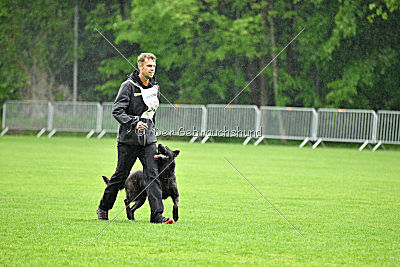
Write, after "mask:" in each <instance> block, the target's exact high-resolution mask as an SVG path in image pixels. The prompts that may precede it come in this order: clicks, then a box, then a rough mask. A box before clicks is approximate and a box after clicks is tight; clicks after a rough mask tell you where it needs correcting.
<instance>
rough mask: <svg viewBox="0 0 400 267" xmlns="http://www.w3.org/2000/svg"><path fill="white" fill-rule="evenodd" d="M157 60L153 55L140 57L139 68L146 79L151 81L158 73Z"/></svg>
mask: <svg viewBox="0 0 400 267" xmlns="http://www.w3.org/2000/svg"><path fill="white" fill-rule="evenodd" d="M156 59H157V58H156V56H155V55H154V54H152V53H141V54H140V55H139V56H138V59H137V63H138V68H139V71H140V73H141V74H142V75H143V76H144V78H146V79H150V78H152V77H153V75H154V73H155V72H156Z"/></svg>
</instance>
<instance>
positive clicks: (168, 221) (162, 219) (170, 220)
mask: <svg viewBox="0 0 400 267" xmlns="http://www.w3.org/2000/svg"><path fill="white" fill-rule="evenodd" d="M150 222H151V223H161V224H173V223H174V220H173V219H172V218H165V217H161V219H160V220H159V221H150Z"/></svg>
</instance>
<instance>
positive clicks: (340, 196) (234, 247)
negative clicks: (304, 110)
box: [0, 136, 400, 266]
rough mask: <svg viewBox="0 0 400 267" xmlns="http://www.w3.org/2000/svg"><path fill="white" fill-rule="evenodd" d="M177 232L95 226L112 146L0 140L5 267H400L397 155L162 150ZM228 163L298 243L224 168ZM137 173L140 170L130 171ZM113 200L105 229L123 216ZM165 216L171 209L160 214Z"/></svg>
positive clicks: (140, 217) (209, 147) (140, 219)
mask: <svg viewBox="0 0 400 267" xmlns="http://www.w3.org/2000/svg"><path fill="white" fill-rule="evenodd" d="M163 144H166V145H168V146H170V147H171V148H173V149H180V150H181V151H182V152H181V154H180V155H179V157H178V158H177V177H178V186H179V189H180V193H181V203H180V220H179V221H178V222H177V223H175V224H173V225H153V224H150V223H149V222H148V221H149V212H150V211H149V207H148V204H147V202H146V204H145V206H144V207H143V208H141V209H140V210H138V211H137V213H136V219H137V221H135V222H130V221H128V220H127V219H126V217H125V213H124V211H123V212H122V213H121V214H120V216H119V217H117V219H116V220H115V221H114V223H112V224H111V225H110V226H109V227H108V228H107V229H105V230H104V231H103V232H102V233H101V234H100V235H99V236H98V238H95V237H96V235H98V234H99V233H100V232H101V231H102V230H103V229H104V228H105V227H106V225H107V223H106V222H98V221H96V220H95V218H96V213H95V210H96V208H97V205H98V202H99V200H100V198H101V196H102V193H103V190H104V187H105V185H104V183H103V181H102V179H101V175H107V176H111V174H112V173H113V171H114V169H115V164H116V142H115V139H111V138H107V139H102V140H97V139H90V140H86V139H85V138H78V137H53V138H51V139H48V138H46V137H42V138H40V139H37V138H35V137H30V136H4V137H1V138H0V177H1V179H0V188H1V190H0V213H1V218H2V223H1V225H0V232H1V235H0V251H1V254H0V261H1V264H4V265H161V264H163V265H221V266H226V265H300V266H301V265H307V266H320V265H350V266H365V265H380V266H381V265H387V266H393V265H397V264H398V263H399V262H400V249H399V248H400V231H399V229H400V204H399V203H400V194H399V192H400V164H399V163H400V152H399V151H386V152H384V151H381V150H380V151H377V152H375V153H372V152H371V151H367V150H366V151H362V152H359V151H358V150H357V149H349V148H318V149H316V150H312V149H310V148H304V149H299V148H297V147H294V146H279V145H273V146H265V145H263V146H258V147H254V146H242V145H239V144H204V145H201V144H189V143H184V142H176V141H163ZM224 157H226V158H227V159H229V161H231V162H232V163H233V165H234V166H235V167H236V168H238V170H240V172H241V173H242V174H243V175H245V176H246V178H247V179H249V180H250V181H251V182H252V183H253V184H254V185H255V186H256V187H257V189H258V190H259V191H261V192H262V193H263V194H264V196H265V197H266V198H267V199H268V200H270V201H271V202H272V203H273V204H274V205H275V206H276V207H277V208H278V209H279V210H280V211H281V212H282V213H283V214H284V215H285V216H286V217H287V218H288V220H289V221H290V222H291V223H292V224H293V225H295V226H296V228H297V229H299V230H300V231H301V232H302V233H303V234H304V236H305V238H302V237H301V236H300V235H299V234H297V233H296V232H295V231H294V230H293V228H291V227H290V225H288V224H287V223H286V221H285V220H284V219H283V218H281V217H280V216H279V215H278V213H277V212H276V211H275V210H274V209H272V208H271V207H270V206H269V204H268V203H267V202H266V201H264V200H263V199H262V198H261V196H260V195H258V194H257V192H256V191H255V190H254V189H253V188H252V187H251V186H250V185H248V184H247V182H246V181H245V180H244V179H243V178H242V177H240V175H239V174H238V173H237V172H236V171H235V170H234V169H233V168H232V167H231V166H230V165H229V164H228V163H227V162H226V161H225V160H224ZM134 168H135V169H137V168H140V164H139V163H137V164H136V165H135V167H134ZM124 197H125V193H123V192H121V193H120V194H119V195H118V198H117V201H116V203H115V206H114V208H113V209H112V210H111V211H110V214H109V215H110V218H114V217H115V216H117V215H118V214H119V212H121V210H122V209H123V199H124ZM164 203H165V213H164V215H167V216H170V215H171V211H172V201H171V200H170V199H168V200H166V201H165V202H164Z"/></svg>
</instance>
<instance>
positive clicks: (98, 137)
mask: <svg viewBox="0 0 400 267" xmlns="http://www.w3.org/2000/svg"><path fill="white" fill-rule="evenodd" d="M105 134H106V130H102V131H101V132H100V133H99V135H98V136H97V139H100V138H102V137H103V136H104V135H105Z"/></svg>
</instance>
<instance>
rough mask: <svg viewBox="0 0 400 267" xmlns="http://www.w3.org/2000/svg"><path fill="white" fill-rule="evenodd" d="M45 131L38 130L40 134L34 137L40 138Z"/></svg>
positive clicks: (44, 129)
mask: <svg viewBox="0 0 400 267" xmlns="http://www.w3.org/2000/svg"><path fill="white" fill-rule="evenodd" d="M45 131H46V128H43V129H42V130H40V132H38V134H37V135H36V137H37V138H39V137H41V136H42V134H44V132H45Z"/></svg>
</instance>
